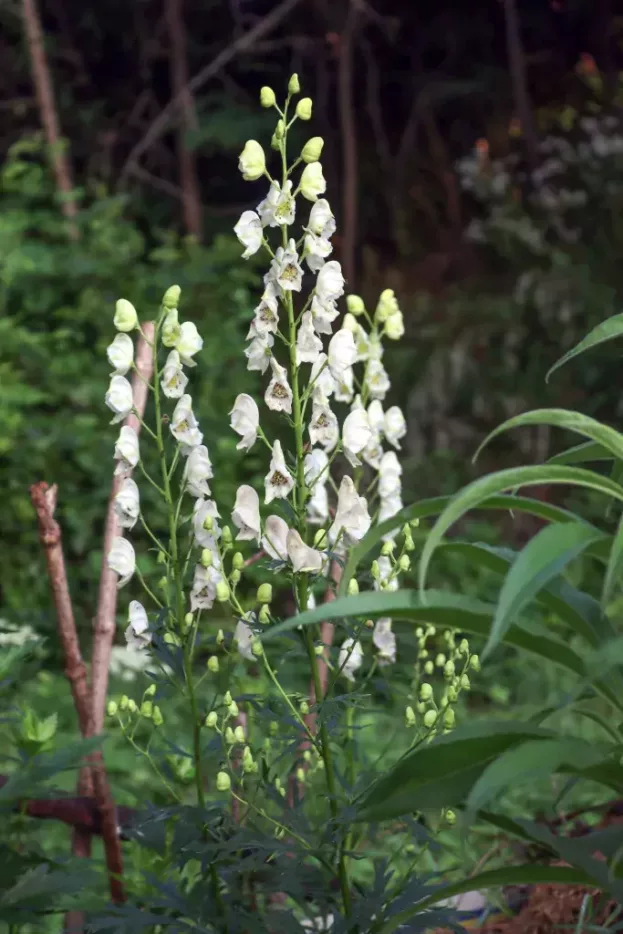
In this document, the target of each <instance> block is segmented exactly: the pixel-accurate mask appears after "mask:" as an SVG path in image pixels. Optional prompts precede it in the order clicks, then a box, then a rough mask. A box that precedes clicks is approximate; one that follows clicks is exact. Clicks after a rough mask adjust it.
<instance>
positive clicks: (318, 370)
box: [309, 353, 335, 399]
mask: <svg viewBox="0 0 623 934" xmlns="http://www.w3.org/2000/svg"><path fill="white" fill-rule="evenodd" d="M309 382H310V384H311V387H312V393H313V396H314V398H316V397H317V396H324V397H325V398H327V399H328V398H329V396H331V395H332V394H333V392H334V391H335V380H334V379H333V376H332V375H331V370H330V369H329V359H328V357H327V355H326V353H321V354H318V356H317V358H316V360H315V361H314V363H313V364H312V368H311V373H310V376H309Z"/></svg>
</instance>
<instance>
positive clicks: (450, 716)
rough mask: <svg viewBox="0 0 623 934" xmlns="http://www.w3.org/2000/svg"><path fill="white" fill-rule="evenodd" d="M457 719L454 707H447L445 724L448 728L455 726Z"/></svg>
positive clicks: (444, 715)
mask: <svg viewBox="0 0 623 934" xmlns="http://www.w3.org/2000/svg"><path fill="white" fill-rule="evenodd" d="M455 720H456V717H455V714H454V708H453V707H446V709H445V710H444V712H443V725H444V726H445V728H446V729H447V730H450V729H451V728H452V727H453V726H454V722H455Z"/></svg>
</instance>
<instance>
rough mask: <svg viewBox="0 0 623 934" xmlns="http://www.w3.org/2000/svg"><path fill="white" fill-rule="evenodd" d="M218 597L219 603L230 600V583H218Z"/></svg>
mask: <svg viewBox="0 0 623 934" xmlns="http://www.w3.org/2000/svg"><path fill="white" fill-rule="evenodd" d="M216 599H217V601H218V602H219V603H227V601H228V600H229V584H228V583H227V582H226V581H219V582H218V584H217V585H216Z"/></svg>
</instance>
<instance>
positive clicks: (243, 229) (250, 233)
mask: <svg viewBox="0 0 623 934" xmlns="http://www.w3.org/2000/svg"><path fill="white" fill-rule="evenodd" d="M234 233H235V234H236V236H237V237H238V239H239V240H240V242H241V243H242V245H243V247H245V251H244V253H243V254H242V258H243V259H248V258H249V257H250V256H253V254H254V253H257V251H258V250H259V248H260V247H261V245H262V240H263V238H264V232H263V230H262V222H261V220H260V219H259V217H258V216H257V214H256V213H255V211H243V212H242V214H241V215H240V220H239V221H238V223H237V224H236V226H235V227H234Z"/></svg>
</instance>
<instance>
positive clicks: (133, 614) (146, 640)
mask: <svg viewBox="0 0 623 934" xmlns="http://www.w3.org/2000/svg"><path fill="white" fill-rule="evenodd" d="M128 623H129V625H128V628H127V629H126V631H125V641H126V642H127V643H128V645H129V647H130V648H131V649H146V648H147V646H148V645H149V644H150V642H151V633H150V632H149V622H148V620H147V610H146V609H145V607H144V606H143V604H142V603H139V602H138V600H131V601H130V606H129V608H128Z"/></svg>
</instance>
